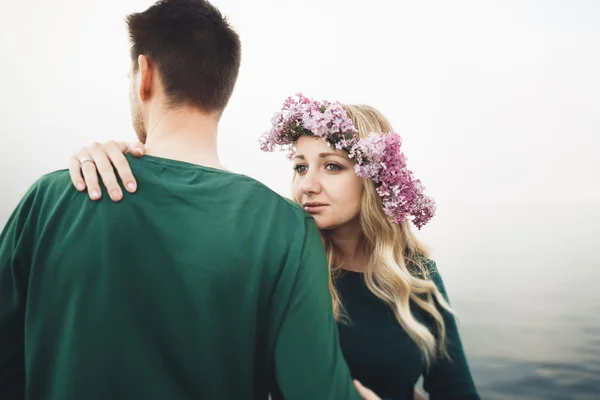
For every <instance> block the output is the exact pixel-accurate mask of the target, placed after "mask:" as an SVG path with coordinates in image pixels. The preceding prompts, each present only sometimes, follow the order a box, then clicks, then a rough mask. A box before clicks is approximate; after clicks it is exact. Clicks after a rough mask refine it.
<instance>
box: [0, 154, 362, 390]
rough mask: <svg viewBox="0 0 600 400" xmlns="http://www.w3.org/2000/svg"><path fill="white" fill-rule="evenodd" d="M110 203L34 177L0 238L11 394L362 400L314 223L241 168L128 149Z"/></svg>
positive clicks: (3, 344) (2, 340) (54, 178)
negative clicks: (119, 191) (129, 179)
mask: <svg viewBox="0 0 600 400" xmlns="http://www.w3.org/2000/svg"><path fill="white" fill-rule="evenodd" d="M128 159H129V163H130V165H131V169H132V171H133V173H134V174H135V176H136V178H137V181H138V187H139V189H138V191H137V193H135V194H132V195H127V196H125V197H124V199H123V200H122V201H121V202H119V203H113V202H112V201H111V200H110V199H109V198H108V196H107V195H106V193H104V195H103V198H102V200H100V201H98V202H94V201H91V200H89V198H88V196H87V193H79V192H77V191H76V190H74V189H73V187H72V185H71V182H70V179H69V175H68V172H67V171H58V172H54V173H51V174H48V175H46V176H44V177H42V178H41V179H39V180H38V181H37V182H36V183H35V184H34V185H33V186H32V187H31V189H30V190H29V191H28V193H27V194H26V195H25V196H24V198H23V199H22V201H21V202H20V204H19V206H18V207H17V209H16V210H15V211H14V213H13V214H12V216H11V217H10V219H9V221H8V223H7V224H6V226H5V227H4V229H3V231H2V233H1V235H0V399H2V400H13V399H32V400H37V399H44V400H82V399H85V400H94V399H102V400H106V399H144V400H150V399H160V400H165V399H169V400H178V399H186V400H187V399H216V400H228V399H235V400H240V399H244V400H246V399H261V400H263V399H266V398H267V395H268V393H269V391H270V390H271V388H272V387H274V386H276V387H278V388H279V389H280V390H281V392H283V393H284V395H285V397H286V398H287V399H298V400H306V399H332V400H333V399H335V400H337V399H344V400H346V399H359V396H358V394H357V393H356V391H355V390H354V389H353V386H352V381H351V379H350V373H349V370H348V367H347V365H346V364H345V362H344V359H343V355H342V353H341V350H340V347H339V341H338V331H337V326H336V323H335V320H334V319H333V313H332V308H331V296H330V295H329V290H328V284H327V282H328V278H327V263H326V258H325V253H324V250H323V246H322V244H321V241H320V237H319V234H318V231H317V228H316V225H315V224H314V221H313V220H312V218H311V217H310V216H309V215H308V214H307V213H306V212H305V211H304V210H302V209H301V208H300V207H298V206H296V205H292V204H290V203H289V202H287V201H286V200H285V199H283V198H282V197H280V196H279V195H277V194H275V193H274V192H272V191H271V190H269V189H268V188H267V187H265V186H264V185H262V184H260V183H259V182H257V181H255V180H253V179H250V178H248V177H246V176H242V175H237V174H233V173H229V172H224V171H220V170H216V169H211V168H205V167H199V166H196V165H191V164H186V163H182V162H177V161H170V160H165V159H160V158H156V157H151V156H145V157H143V158H141V159H136V158H132V157H128Z"/></svg>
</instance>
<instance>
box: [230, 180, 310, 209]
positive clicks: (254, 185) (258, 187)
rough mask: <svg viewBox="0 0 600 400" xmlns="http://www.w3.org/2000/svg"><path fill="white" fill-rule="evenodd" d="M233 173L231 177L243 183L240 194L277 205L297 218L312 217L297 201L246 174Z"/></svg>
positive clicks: (266, 203)
mask: <svg viewBox="0 0 600 400" xmlns="http://www.w3.org/2000/svg"><path fill="white" fill-rule="evenodd" d="M234 175H236V176H234V177H233V178H232V179H237V180H239V181H240V182H243V183H244V185H240V187H241V188H244V189H243V190H242V192H241V194H242V195H244V196H248V197H252V198H255V199H256V200H257V201H259V202H261V203H263V204H264V205H265V206H267V205H271V206H272V205H276V206H279V207H280V208H281V209H282V210H285V211H289V212H290V213H292V214H294V215H296V216H298V217H299V218H303V219H304V218H312V217H311V215H310V214H309V213H307V212H306V210H304V209H303V208H302V207H300V205H299V204H298V203H296V202H295V201H293V200H291V199H289V198H287V197H284V196H282V195H280V194H279V193H277V192H275V191H274V190H273V189H271V188H270V187H268V186H267V185H265V184H264V183H262V182H260V181H258V180H256V179H254V178H251V177H249V176H246V175H238V174H234Z"/></svg>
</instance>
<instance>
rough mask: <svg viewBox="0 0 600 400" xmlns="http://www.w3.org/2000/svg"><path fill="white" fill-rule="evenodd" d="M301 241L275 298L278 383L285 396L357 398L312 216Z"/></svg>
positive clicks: (291, 398) (323, 399) (326, 399)
mask: <svg viewBox="0 0 600 400" xmlns="http://www.w3.org/2000/svg"><path fill="white" fill-rule="evenodd" d="M303 241H304V243H303V246H302V251H301V253H300V257H299V259H296V260H295V263H296V265H297V266H296V267H295V268H288V267H292V265H286V268H284V272H283V273H282V276H281V277H280V281H279V283H278V285H277V288H276V295H275V297H274V298H275V301H274V308H276V311H275V312H276V314H279V315H281V318H280V319H279V320H280V321H281V323H280V325H279V326H278V331H277V333H276V336H275V349H274V358H275V360H274V362H275V378H276V380H277V386H278V388H279V390H280V391H281V393H280V394H281V395H282V396H283V398H285V399H286V400H294V399H298V400H306V399H320V400H334V399H335V400H337V399H340V400H341V399H344V400H346V399H357V400H358V399H360V397H359V395H358V393H357V392H356V390H355V388H354V385H353V383H352V379H351V375H350V371H349V369H348V366H347V364H346V362H345V360H344V357H343V354H342V352H341V348H340V344H339V338H338V331H337V326H336V322H335V319H334V316H333V309H332V300H331V295H330V293H329V286H328V271H327V269H328V267H327V260H326V256H325V251H324V249H323V244H322V242H321V239H320V236H319V233H318V230H317V227H316V225H315V223H314V220H313V219H312V218H306V219H305V229H304V238H303ZM291 263H294V261H293V260H292V262H291ZM291 263H290V264H291ZM285 269H288V270H289V272H293V274H290V273H288V271H285ZM277 397H278V396H274V398H277Z"/></svg>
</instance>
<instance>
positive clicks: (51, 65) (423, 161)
mask: <svg viewBox="0 0 600 400" xmlns="http://www.w3.org/2000/svg"><path fill="white" fill-rule="evenodd" d="M150 4H152V2H151V1H142V0H120V1H110V2H109V1H104V0H103V1H92V0H86V1H75V0H61V1H41V0H34V1H28V2H2V5H0V33H1V36H0V54H2V63H1V64H0V68H1V72H2V73H1V74H0V87H1V88H2V95H1V96H0V101H1V106H2V107H1V108H0V112H1V113H2V114H1V115H2V125H3V129H2V145H1V146H0V167H1V170H2V172H1V177H2V181H1V184H2V203H1V206H0V226H2V225H3V224H4V223H5V221H6V219H7V218H8V216H9V214H10V212H11V211H12V210H13V208H14V207H15V205H16V204H17V202H18V200H19V199H20V198H21V196H22V195H23V194H24V192H25V190H26V189H27V187H29V185H30V184H31V183H32V182H33V181H35V179H37V178H38V177H39V176H40V175H42V174H44V173H46V172H49V171H52V170H55V169H59V168H64V167H65V166H66V165H67V158H68V156H69V155H70V154H71V153H72V152H74V151H75V150H77V149H78V148H79V147H81V146H82V145H84V144H88V143H89V142H91V141H104V140H107V139H119V140H130V139H133V138H134V134H133V131H132V129H131V122H130V116H129V109H128V102H127V77H126V74H127V70H128V63H129V58H128V42H127V35H126V30H125V25H124V23H123V18H124V16H125V15H126V14H127V13H129V12H133V11H141V10H144V9H145V8H147V7H148V6H149V5H150ZM214 4H215V5H217V6H218V7H219V8H220V9H221V10H222V12H223V13H224V14H226V15H228V16H229V18H230V20H231V22H232V24H233V25H234V27H235V28H236V29H237V30H238V32H239V33H240V35H241V39H242V45H243V63H242V70H241V74H240V77H239V81H238V85H237V88H236V90H235V93H234V95H233V98H232V99H231V102H230V105H229V107H228V109H227V111H226V113H225V115H224V117H223V121H222V125H221V130H220V133H221V138H220V154H221V158H222V161H223V162H224V163H225V164H226V165H227V166H228V167H229V168H231V169H233V170H234V171H236V172H240V173H244V174H247V175H250V176H252V177H255V178H256V179H258V180H260V181H262V182H264V183H266V184H267V185H269V186H270V187H272V188H273V189H274V190H275V191H277V192H279V193H281V194H284V195H287V194H288V192H289V182H290V174H291V168H290V166H289V164H288V162H287V160H285V157H284V156H283V155H282V154H263V153H261V152H260V151H259V149H258V144H257V139H258V137H259V135H260V134H261V133H262V132H263V131H265V130H266V129H267V128H268V127H269V123H270V118H271V116H272V114H273V113H274V112H275V111H276V109H277V108H278V107H280V106H281V104H282V103H283V100H284V99H285V98H286V97H287V96H288V95H291V94H294V93H296V92H298V91H302V92H303V93H305V94H306V95H308V96H311V97H315V98H318V99H329V100H339V101H341V102H346V103H367V104H370V105H372V106H375V107H377V108H379V109H380V110H381V111H383V112H384V113H385V114H386V115H387V116H388V117H389V119H390V120H391V121H392V124H393V125H394V128H395V129H396V131H398V132H399V133H400V134H401V135H402V136H403V138H404V149H405V152H406V154H407V156H408V158H409V167H410V168H411V169H412V170H413V171H414V172H415V174H416V175H417V176H418V177H419V178H421V179H422V181H423V182H424V184H425V185H426V187H427V188H428V192H429V194H431V195H432V196H434V197H435V198H436V200H437V201H438V203H439V205H440V207H444V206H447V207H453V206H455V205H457V204H458V205H461V206H464V205H467V204H468V205H469V206H472V207H479V206H480V205H489V204H495V203H510V204H535V203H540V202H543V203H563V204H572V203H573V202H575V203H576V202H579V201H583V202H590V201H591V202H597V203H598V204H600V185H599V184H598V182H599V181H600V179H599V178H598V175H599V173H600V161H599V159H600V157H598V155H597V152H598V150H599V148H600V135H599V131H600V113H599V112H598V110H599V106H600V73H598V71H600V23H598V21H600V2H598V1H595V0H589V1H550V0H539V1H526V0H508V1H507V0H503V1H491V0H487V1H481V0H473V1H467V0H459V1H453V2H447V1H420V2H415V1H389V0H370V1H352V0H350V1H349V0H345V1H338V0H327V1H323V0H303V1H288V0H272V1H266V0H253V1H248V0H239V1H234V0H215V1H214ZM442 210H443V208H442ZM432 226H434V227H433V228H431V229H434V230H435V229H438V228H435V226H439V225H438V223H436V224H432Z"/></svg>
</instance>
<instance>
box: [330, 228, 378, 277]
mask: <svg viewBox="0 0 600 400" xmlns="http://www.w3.org/2000/svg"><path fill="white" fill-rule="evenodd" d="M327 236H328V237H329V239H330V240H331V242H332V243H333V245H334V246H335V248H337V249H338V250H339V251H340V252H341V253H342V256H343V260H344V264H343V265H341V267H342V268H344V269H347V270H349V271H355V272H364V270H365V268H366V265H367V261H368V260H367V256H366V254H365V251H364V246H363V235H362V230H361V229H360V224H358V227H357V226H354V227H350V226H344V227H343V228H342V227H340V228H337V229H332V230H330V231H327Z"/></svg>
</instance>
